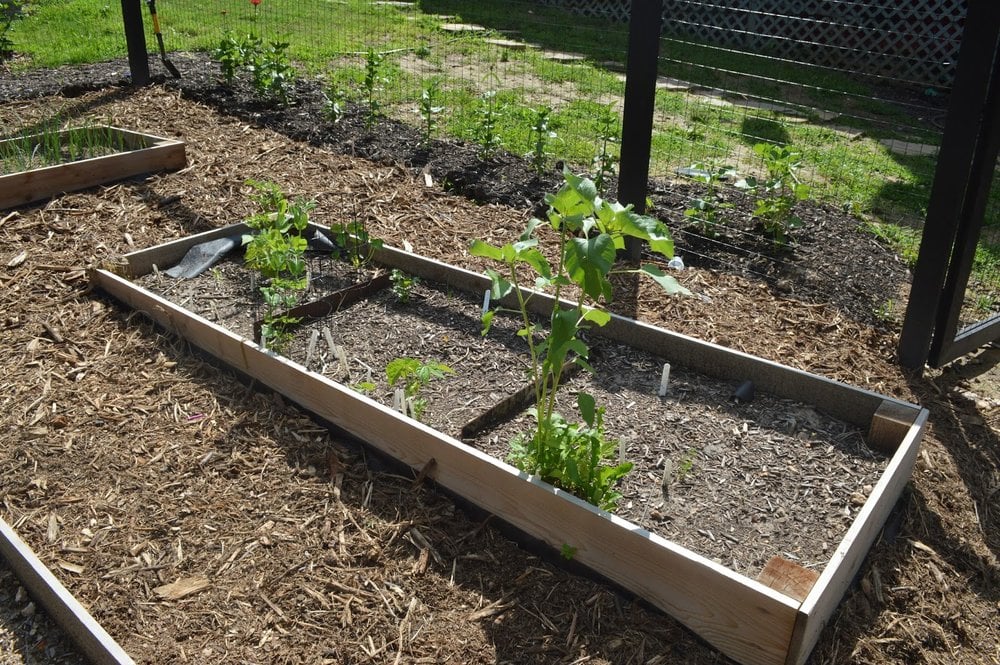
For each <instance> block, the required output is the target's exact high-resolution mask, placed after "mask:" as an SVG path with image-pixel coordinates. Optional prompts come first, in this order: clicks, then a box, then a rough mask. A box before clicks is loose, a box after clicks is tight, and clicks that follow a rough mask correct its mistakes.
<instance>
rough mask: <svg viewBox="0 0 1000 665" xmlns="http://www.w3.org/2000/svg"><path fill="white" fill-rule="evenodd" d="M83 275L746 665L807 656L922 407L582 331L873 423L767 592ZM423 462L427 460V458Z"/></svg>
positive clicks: (688, 341) (682, 342)
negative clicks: (827, 549)
mask: <svg viewBox="0 0 1000 665" xmlns="http://www.w3.org/2000/svg"><path fill="white" fill-rule="evenodd" d="M320 228H322V227H320ZM246 230H247V229H246V227H245V226H242V225H236V226H232V227H226V228H223V229H216V230H214V231H210V232H207V233H203V234H199V235H197V236H192V237H190V238H186V239H183V240H180V241H175V242H172V243H166V244H164V245H160V246H158V247H155V248H151V249H149V250H144V251H140V252H134V253H132V254H130V255H128V256H126V257H125V263H124V264H123V265H121V266H119V267H118V269H117V270H116V272H119V273H120V274H123V275H131V276H139V275H142V274H146V273H148V272H150V271H151V270H152V269H153V266H154V265H156V266H158V267H160V268H168V267H170V266H171V265H173V264H174V263H176V262H178V261H179V260H180V259H181V258H182V257H183V255H184V253H185V252H186V251H187V249H188V248H189V247H191V246H192V245H194V244H197V243H199V242H205V241H208V240H213V239H215V238H219V237H224V236H229V235H238V234H240V233H242V232H245V231H246ZM375 259H376V261H377V262H379V263H381V264H383V265H386V266H391V267H395V268H400V269H401V270H404V271H405V272H408V273H410V274H412V275H416V276H419V277H421V278H424V279H428V280H434V281H438V282H442V283H445V284H449V285H451V286H453V287H455V288H458V289H462V290H465V291H468V292H471V293H482V292H483V291H484V290H485V289H487V288H488V287H489V282H488V280H487V279H486V278H485V277H484V276H482V275H478V274H475V273H472V272H469V271H466V270H462V269H459V268H455V267H453V266H448V265H446V264H443V263H440V262H437V261H433V260H429V259H426V258H423V257H419V256H415V255H413V254H409V253H406V252H402V251H400V250H396V249H392V248H382V249H380V250H378V252H377V253H376V256H375ZM92 280H93V282H94V285H95V286H97V287H99V288H102V289H104V290H105V291H107V292H109V293H110V294H111V295H113V296H114V297H116V298H118V299H119V300H122V301H123V302H125V303H127V304H128V305H130V306H131V307H133V308H134V309H136V310H138V311H142V312H145V313H147V314H148V315H149V316H151V317H152V318H153V319H154V320H155V321H157V322H158V323H159V324H161V325H162V326H164V327H166V328H168V329H171V330H173V331H175V332H177V333H179V334H180V335H182V336H183V337H185V338H186V339H188V340H189V341H191V342H192V343H194V344H195V345H197V346H199V347H200V348H202V349H204V350H205V351H207V352H209V353H211V354H212V355H214V356H216V357H217V358H219V359H220V360H222V361H223V362H226V363H227V364H229V365H232V366H233V367H235V368H236V369H238V370H240V371H242V372H244V373H246V374H248V375H249V376H251V377H254V378H256V379H258V380H260V381H262V382H263V383H264V384H266V385H268V386H270V387H271V388H273V389H275V390H277V391H279V392H281V393H282V394H284V395H286V396H287V397H289V398H290V399H292V400H294V401H296V402H298V403H299V404H300V405H302V406H303V407H305V408H306V409H308V410H310V411H313V412H314V413H316V414H317V415H319V416H321V417H323V418H325V419H327V420H329V421H330V422H332V423H334V424H336V425H338V426H340V427H342V428H344V429H345V430H347V431H348V432H350V433H352V434H354V435H355V436H357V437H358V438H360V439H362V440H364V441H366V442H367V443H368V444H370V445H373V446H375V447H377V448H379V449H380V450H382V451H383V452H385V453H387V454H389V455H392V456H393V457H394V458H396V459H398V460H400V461H402V462H404V463H406V464H408V465H410V466H411V467H413V468H414V469H422V468H426V467H429V466H433V469H434V470H433V472H431V473H430V475H431V477H432V478H433V479H434V480H436V481H437V482H439V483H440V484H441V485H442V486H444V487H446V488H448V489H449V490H451V491H453V492H456V493H457V494H459V495H461V496H463V497H465V498H467V499H468V500H470V501H472V502H473V503H475V504H477V505H479V506H480V507H482V508H484V509H485V510H488V511H490V512H492V513H494V514H495V515H497V516H498V517H500V518H501V519H503V520H505V521H507V522H508V523H510V524H512V525H514V526H515V527H517V528H519V529H521V530H522V531H524V532H526V533H528V534H530V535H531V536H534V537H536V538H539V539H541V540H543V541H544V542H546V543H548V544H549V545H551V546H552V547H553V548H555V549H557V550H558V549H560V548H561V547H562V546H563V545H569V546H572V547H574V548H576V554H575V558H576V559H577V560H578V561H580V562H581V563H583V564H585V565H587V566H589V567H590V568H592V569H593V570H595V571H597V572H598V573H600V574H602V575H604V576H606V577H607V578H609V579H610V580H612V581H614V582H616V583H618V584H620V585H621V586H622V587H624V588H626V589H628V590H630V591H632V592H633V593H635V594H636V595H638V596H640V597H642V598H644V599H646V600H648V601H649V602H651V603H652V604H654V605H656V606H657V607H659V608H661V609H663V610H664V611H665V612H667V613H668V614H670V615H672V616H674V617H675V618H677V619H678V620H679V621H681V622H682V623H684V624H685V625H687V626H688V627H690V628H691V629H692V630H694V631H695V632H696V633H697V634H699V635H700V636H701V637H703V638H704V639H705V640H707V641H708V642H709V643H711V644H712V645H714V646H715V647H716V648H718V649H719V650H720V651H722V652H723V653H725V654H726V655H728V656H730V657H732V658H733V659H735V660H737V661H738V662H740V663H745V664H747V665H750V664H753V665H758V664H760V665H764V664H771V663H801V662H803V661H804V659H805V658H807V657H808V653H809V651H810V650H811V649H812V647H813V646H814V645H815V642H816V639H817V638H818V636H819V633H820V631H821V630H822V628H823V626H824V625H825V623H826V622H827V621H828V620H829V618H830V616H831V615H832V613H833V611H834V610H835V609H836V607H837V605H838V604H839V602H840V600H841V598H842V597H843V594H844V592H845V591H846V589H847V586H848V585H849V583H850V581H851V579H852V578H853V576H854V574H855V573H856V571H857V569H858V567H859V566H860V565H861V562H862V560H863V558H864V556H865V554H866V553H867V552H868V550H869V549H870V547H871V545H872V543H873V542H874V539H875V538H876V537H877V534H878V532H879V530H880V529H881V527H882V525H883V524H884V522H885V519H886V517H887V516H888V513H889V510H890V509H891V507H892V505H893V504H894V502H895V501H896V499H897V498H898V497H899V496H900V494H901V493H902V490H903V488H904V486H905V485H906V483H907V482H908V479H909V475H910V472H911V471H912V467H913V462H914V460H915V457H916V453H917V449H918V445H919V440H920V437H921V434H922V431H923V427H924V424H925V422H926V417H927V412H926V411H925V410H922V409H920V408H919V407H917V406H914V405H912V404H907V403H905V402H901V401H898V400H893V399H890V398H886V397H884V396H882V395H878V394H877V393H874V392H871V391H866V390H861V389H858V388H854V387H851V386H848V385H846V384H842V383H839V382H836V381H831V380H829V379H826V378H823V377H819V376H816V375H812V374H809V373H807V372H803V371H800V370H796V369H792V368H789V367H785V366H782V365H780V364H778V363H774V362H771V361H767V360H763V359H760V358H756V357H753V356H749V355H747V354H744V353H741V352H738V351H733V350H731V349H727V348H724V347H720V346H717V345H713V344H709V343H706V342H702V341H699V340H696V339H693V338H690V337H686V336H683V335H678V334H676V333H672V332H669V331H666V330H662V329H659V328H656V327H654V326H649V325H646V324H642V323H637V322H634V321H631V320H628V319H625V318H622V317H617V316H616V317H613V319H612V322H611V323H609V324H608V326H606V327H604V328H599V329H596V330H595V331H594V333H595V334H601V335H605V336H608V337H610V338H612V339H616V340H618V341H623V342H625V343H628V344H631V345H633V346H636V347H638V348H642V349H644V350H647V351H650V352H652V353H655V354H658V355H661V356H662V357H664V358H667V359H669V360H671V362H672V363H676V364H678V365H683V366H686V367H687V368H690V369H694V370H695V371H700V372H702V373H704V374H708V375H711V376H715V377H720V378H723V379H726V380H731V381H733V382H734V385H736V384H737V383H740V382H742V381H743V380H745V379H748V378H749V379H751V380H753V381H754V383H755V384H756V385H757V387H758V388H759V389H761V390H766V391H768V392H771V393H772V394H776V395H778V396H781V397H787V398H792V399H796V400H797V401H801V402H806V403H809V404H811V405H812V406H815V407H816V408H818V409H821V410H824V411H826V412H828V413H831V414H833V415H835V416H838V417H840V418H841V419H842V420H845V421H847V422H850V423H853V424H855V425H858V426H860V427H868V426H869V425H871V426H872V436H874V437H875V438H876V439H877V445H878V446H879V447H880V448H881V449H883V450H885V451H886V452H887V453H888V454H891V455H892V459H891V461H890V463H889V466H888V468H887V470H886V472H885V474H884V475H883V477H882V479H881V480H880V482H879V483H878V484H877V486H876V488H875V490H874V491H873V492H872V495H871V497H869V499H868V501H867V502H866V503H865V505H864V506H863V507H862V510H861V511H860V513H859V516H858V518H857V519H856V520H855V522H854V524H853V525H852V527H851V528H850V529H849V532H848V534H847V535H846V536H845V538H844V539H843V541H842V542H841V543H840V545H839V546H838V548H837V550H836V552H835V554H834V556H833V558H832V559H831V561H830V563H829V564H828V565H827V566H826V567H825V569H824V570H823V571H822V573H821V574H819V575H818V579H816V577H815V575H812V574H810V575H808V578H809V579H808V580H807V579H806V578H805V576H802V579H801V580H799V579H798V577H797V578H796V579H797V580H798V581H797V582H795V583H794V584H792V586H791V587H788V586H787V582H788V580H784V577H787V576H784V575H783V574H776V575H772V578H773V579H771V578H768V577H767V576H766V575H765V576H764V581H765V582H768V583H769V584H773V585H775V586H776V587H778V588H777V589H775V588H771V586H769V585H768V584H764V583H761V582H760V581H758V580H751V579H749V578H746V577H744V576H742V575H739V574H738V573H735V572H733V571H731V570H729V569H727V568H725V567H724V566H721V565H718V564H715V563H713V562H711V561H709V560H707V559H705V558H703V557H700V556H699V555H697V554H694V553H693V552H691V551H689V550H687V549H685V548H683V547H680V546H679V545H677V544H675V543H672V542H670V541H667V540H665V539H663V538H660V537H658V536H656V535H655V534H651V533H649V532H647V531H645V530H643V529H641V528H640V527H638V526H636V525H634V524H631V523H629V522H627V521H624V520H622V519H620V518H618V517H615V516H614V515H610V514H608V513H606V512H604V511H600V510H598V509H596V508H594V507H593V506H591V505H589V504H587V503H585V502H583V501H580V500H579V499H577V498H575V497H573V496H571V495H568V494H566V493H563V492H561V491H560V490H557V489H555V488H553V487H551V486H549V485H547V484H545V483H541V482H538V481H535V480H532V479H530V478H528V477H527V476H525V475H524V474H521V473H519V472H518V471H517V470H516V469H514V468H513V467H510V466H508V465H506V464H504V463H503V462H499V461H497V460H495V459H493V458H491V457H489V456H486V455H484V454H483V453H481V452H479V451H477V450H475V449H473V448H469V447H468V446H465V445H464V444H462V443H461V442H459V441H457V440H455V439H451V438H449V437H446V436H444V435H442V434H441V433H439V432H437V431H435V430H433V429H430V428H428V427H426V426H425V425H422V424H421V423H418V422H416V421H413V420H410V419H407V418H405V417H403V416H401V415H400V414H398V413H396V412H395V411H392V410H391V409H388V408H387V407H384V406H382V405H380V404H378V403H377V402H374V401H372V400H370V399H368V398H367V397H365V396H363V395H360V394H358V393H356V392H354V391H351V390H349V389H347V388H345V387H343V386H341V385H340V384H338V383H336V382H333V381H331V380H329V379H326V378H325V377H323V376H321V375H318V374H315V373H312V372H308V371H307V370H306V369H305V368H303V367H302V366H300V365H297V364H295V363H293V362H291V361H289V360H287V359H285V358H283V357H280V356H274V355H270V354H268V353H266V352H264V351H262V350H261V349H260V348H259V347H258V346H257V345H256V344H254V343H253V342H252V341H250V340H246V339H241V338H239V337H237V336H235V335H233V334H232V333H230V332H229V331H227V330H225V329H224V328H222V327H220V326H217V325H215V324H213V323H211V322H209V321H206V320H205V319H202V318H201V317H198V316H195V315H192V314H190V313H189V312H187V311H185V310H184V309H182V308H179V307H177V306H175V305H173V304H172V303H170V302H168V301H166V300H164V299H162V298H160V297H159V296H156V295H154V294H152V293H149V292H147V291H145V290H143V289H141V288H139V287H137V286H135V285H134V284H132V283H131V282H129V281H128V280H126V279H124V278H122V277H119V276H117V275H115V274H113V273H111V272H108V271H105V270H96V271H93V272H92ZM532 300H533V301H536V302H539V303H540V307H541V309H542V310H543V311H544V309H545V308H546V307H550V306H551V302H552V301H551V299H550V298H549V297H548V296H545V295H543V294H538V295H536V296H534V297H533V298H532ZM890 416H891V417H890ZM907 422H909V423H910V424H909V425H907ZM883 425H884V426H883ZM431 460H433V461H434V464H433V465H429V462H430V461H431ZM774 572H775V571H774V570H772V573H774ZM780 572H781V571H778V573H780ZM805 572H807V573H809V572H811V571H805ZM783 580H784V581H783ZM814 582H815V583H814ZM803 598H804V600H802V599H803Z"/></svg>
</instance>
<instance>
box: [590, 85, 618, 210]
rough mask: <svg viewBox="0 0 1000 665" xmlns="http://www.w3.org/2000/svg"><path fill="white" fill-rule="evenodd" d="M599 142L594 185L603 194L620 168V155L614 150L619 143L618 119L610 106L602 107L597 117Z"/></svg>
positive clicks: (594, 162) (594, 160)
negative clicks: (608, 182)
mask: <svg viewBox="0 0 1000 665" xmlns="http://www.w3.org/2000/svg"><path fill="white" fill-rule="evenodd" d="M597 141H598V149H597V154H596V155H594V159H593V160H592V162H593V166H594V185H596V186H597V191H598V192H599V193H601V194H603V193H604V188H605V185H607V181H608V178H611V177H613V176H614V174H615V170H616V169H617V167H618V155H617V154H616V153H615V152H614V151H613V150H612V146H613V145H614V144H616V143H618V142H619V135H618V117H617V116H616V115H615V112H614V108H613V107H612V106H611V105H610V104H608V105H607V106H602V107H601V111H600V114H599V115H598V116H597Z"/></svg>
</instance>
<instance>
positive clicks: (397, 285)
mask: <svg viewBox="0 0 1000 665" xmlns="http://www.w3.org/2000/svg"><path fill="white" fill-rule="evenodd" d="M389 281H391V282H392V294H393V295H394V296H396V299H397V300H399V302H402V303H406V302H410V296H411V295H413V287H414V286H416V285H417V284H419V283H420V279H419V278H418V277H415V276H413V275H408V274H407V273H405V272H403V271H402V270H400V269H399V268H393V269H392V272H391V273H389Z"/></svg>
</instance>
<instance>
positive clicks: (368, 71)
mask: <svg viewBox="0 0 1000 665" xmlns="http://www.w3.org/2000/svg"><path fill="white" fill-rule="evenodd" d="M384 62H385V55H384V54H382V53H379V52H378V51H376V50H375V49H371V48H370V49H368V51H367V52H366V53H365V77H364V79H363V80H362V87H363V88H364V91H365V102H366V104H367V110H368V112H367V114H366V115H365V129H368V130H370V129H372V128H373V127H374V126H375V120H376V119H377V118H378V115H379V112H380V111H381V110H382V102H381V100H379V98H378V96H379V93H380V92H382V88H383V86H385V85H386V84H387V83H388V82H389V79H388V78H387V77H386V76H385V74H383V73H382V65H383V63H384Z"/></svg>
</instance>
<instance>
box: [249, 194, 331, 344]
mask: <svg viewBox="0 0 1000 665" xmlns="http://www.w3.org/2000/svg"><path fill="white" fill-rule="evenodd" d="M247 184H249V185H250V186H251V187H253V189H254V190H255V193H254V194H253V195H252V198H253V200H254V201H255V202H256V203H257V204H258V206H260V212H258V213H256V214H254V215H252V216H251V217H249V218H248V219H246V220H245V223H246V225H247V226H249V227H250V228H251V229H254V230H255V231H256V233H254V234H246V235H244V236H243V246H244V262H245V263H246V265H247V266H248V267H249V268H251V269H253V270H257V271H259V272H260V274H261V276H262V277H263V278H264V283H263V285H262V286H261V287H260V293H261V296H262V298H263V300H264V317H263V318H264V323H263V325H262V326H261V343H262V345H263V346H264V347H265V348H268V349H271V350H273V351H278V352H280V351H281V350H282V349H283V348H284V346H285V345H286V343H287V342H288V340H289V338H290V335H289V332H288V330H289V328H291V326H293V325H295V324H296V323H298V319H295V318H294V317H290V316H287V315H286V314H283V312H285V311H287V310H288V309H291V308H292V307H294V306H295V305H296V304H297V303H298V301H299V298H300V297H301V294H302V292H303V291H304V290H305V288H306V285H307V279H306V263H305V251H306V248H307V247H308V241H307V240H306V239H305V238H304V237H303V236H302V233H303V232H304V231H305V229H306V227H307V226H308V224H309V211H310V210H312V208H313V207H315V202H313V201H305V200H304V199H297V200H295V201H294V202H291V201H289V200H288V199H287V198H286V197H285V195H284V193H283V192H282V191H281V189H280V188H279V187H278V186H277V185H276V184H274V183H271V182H260V181H256V180H248V181H247Z"/></svg>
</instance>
